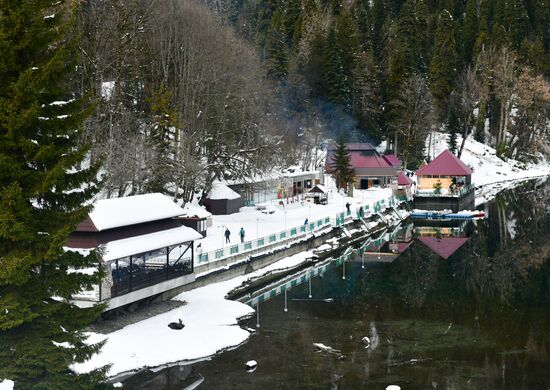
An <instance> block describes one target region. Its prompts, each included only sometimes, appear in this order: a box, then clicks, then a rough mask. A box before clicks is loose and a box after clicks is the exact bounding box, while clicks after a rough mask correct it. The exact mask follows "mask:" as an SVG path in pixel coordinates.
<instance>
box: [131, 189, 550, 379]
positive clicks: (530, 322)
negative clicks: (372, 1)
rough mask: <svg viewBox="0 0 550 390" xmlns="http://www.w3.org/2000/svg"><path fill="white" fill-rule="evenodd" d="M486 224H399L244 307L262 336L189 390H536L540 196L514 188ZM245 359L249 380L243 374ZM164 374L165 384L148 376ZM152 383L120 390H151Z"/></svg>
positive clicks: (543, 311) (540, 336)
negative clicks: (389, 389)
mask: <svg viewBox="0 0 550 390" xmlns="http://www.w3.org/2000/svg"><path fill="white" fill-rule="evenodd" d="M485 212H486V216H487V218H486V219H485V220H479V221H467V222H459V223H456V222H455V223H452V224H451V223H446V222H442V221H437V222H433V223H432V224H428V223H422V224H420V223H417V222H416V221H415V225H413V224H406V225H404V226H402V227H400V229H399V230H397V231H394V232H385V233H384V234H383V235H382V236H381V237H377V238H375V239H372V240H370V241H368V242H366V243H365V244H364V245H363V246H362V248H359V249H358V250H356V251H355V252H349V253H347V254H346V255H345V256H346V257H344V258H343V259H337V260H334V261H332V262H328V263H324V264H318V265H316V266H315V267H312V268H309V269H306V270H303V271H301V272H300V273H297V274H296V275H293V276H290V277H288V278H286V279H283V280H281V281H278V282H277V283H274V284H273V285H270V286H265V287H263V288H262V289H259V290H258V291H254V292H252V293H251V295H250V296H247V297H243V301H246V302H247V303H249V304H252V305H255V303H254V302H256V304H257V302H259V301H260V300H261V302H262V303H260V311H261V313H260V314H261V319H262V324H261V328H259V329H258V331H257V332H256V334H255V335H254V336H252V338H251V339H250V341H249V342H248V343H246V344H245V345H244V346H242V347H240V348H239V349H237V350H235V351H230V352H226V353H224V354H222V355H220V356H217V357H215V358H214V359H213V360H212V361H207V362H201V363H197V364H195V365H193V367H192V370H194V371H192V372H195V373H198V372H200V373H201V374H202V375H203V376H204V378H205V379H204V383H203V384H201V385H200V386H199V388H204V389H227V388H233V387H235V388H239V389H289V388H292V389H331V388H334V389H359V388H367V389H370V388H372V389H384V388H385V387H386V386H387V385H389V384H399V385H401V386H402V388H403V389H480V388H485V389H546V388H548V387H549V386H550V378H549V376H548V374H547V371H548V367H550V362H549V359H548V353H549V352H550V261H549V260H550V229H549V227H550V187H549V186H547V185H546V184H545V183H542V182H530V183H526V184H524V185H523V186H521V187H520V188H518V189H516V190H514V191H508V192H506V193H503V194H501V195H499V196H498V197H497V198H496V199H495V201H494V202H491V203H489V204H488V205H486V206H485ZM363 265H364V268H363ZM344 272H345V276H346V278H345V279H343V278H342V276H343V273H344ZM283 286H284V289H283ZM284 291H286V295H287V306H286V307H287V309H288V312H285V311H284V310H283V309H284V307H285V303H284V295H285V294H281V292H284ZM310 292H311V295H312V297H313V299H309V295H310ZM260 297H263V298H260ZM326 298H333V299H334V301H333V302H332V303H331V302H330V301H329V302H327V301H325V300H324V299H326ZM255 322H256V319H255V318H254V319H251V320H250V321H249V322H247V323H246V324H245V325H246V326H255ZM365 337H367V338H368V340H369V343H367V344H366V343H365V341H364V340H365ZM313 343H323V344H325V345H328V346H330V347H332V348H334V349H337V350H340V351H342V354H343V355H344V357H343V358H341V359H339V358H338V357H336V356H333V355H330V354H323V353H318V352H316V351H315V349H314V348H313V346H312V345H313ZM251 359H254V360H256V361H257V362H258V369H257V370H256V371H255V372H254V373H246V372H245V371H244V363H245V362H246V361H248V360H251ZM188 367H190V366H188ZM172 370H174V369H172ZM165 375H172V376H173V373H171V371H170V370H164V371H161V372H160V373H159V374H158V375H157V376H160V377H162V376H165ZM154 377H155V375H154V374H152V373H144V374H140V375H139V376H136V377H134V378H133V379H132V381H131V382H130V381H128V382H127V383H125V387H126V385H128V387H129V388H143V389H144V388H150V387H149V386H150V384H151V380H152V379H151V378H154ZM138 383H141V385H138ZM158 383H159V384H158V385H157V383H155V388H158V389H176V388H177V389H181V388H182V387H183V386H181V384H182V382H179V384H177V382H172V383H173V384H170V383H169V381H167V380H164V382H162V381H160V380H159V382H158ZM178 386H179V387H178Z"/></svg>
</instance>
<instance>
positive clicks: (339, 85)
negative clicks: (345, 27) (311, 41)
mask: <svg viewBox="0 0 550 390" xmlns="http://www.w3.org/2000/svg"><path fill="white" fill-rule="evenodd" d="M341 54H342V53H341V51H340V45H339V44H338V40H337V36H336V28H335V26H334V25H333V26H332V27H331V28H330V30H329V33H328V37H327V41H326V45H325V46H324V48H323V85H324V90H325V91H326V96H327V97H328V99H329V100H330V101H331V102H333V103H336V104H341V105H342V106H343V107H346V106H348V105H349V92H350V91H349V90H347V89H346V88H347V86H348V82H347V80H346V74H345V72H344V64H343V62H342V56H341Z"/></svg>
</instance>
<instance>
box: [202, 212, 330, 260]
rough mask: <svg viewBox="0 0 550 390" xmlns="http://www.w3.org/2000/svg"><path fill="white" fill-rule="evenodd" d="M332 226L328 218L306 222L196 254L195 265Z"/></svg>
mask: <svg viewBox="0 0 550 390" xmlns="http://www.w3.org/2000/svg"><path fill="white" fill-rule="evenodd" d="M330 226H332V223H331V221H330V218H329V217H325V218H321V219H318V220H315V221H311V222H308V223H307V224H303V225H300V226H295V227H291V228H290V229H286V230H282V231H279V232H276V233H272V234H269V235H267V236H263V237H258V238H257V239H254V240H248V241H245V242H242V243H238V244H228V245H227V246H224V247H222V248H219V249H215V250H213V251H210V252H205V253H201V254H200V255H199V254H197V256H196V258H197V261H198V263H197V264H204V263H208V262H213V261H218V260H222V259H225V258H228V257H231V256H235V255H240V254H245V253H247V252H252V251H257V250H258V249H263V248H266V250H267V248H269V247H270V246H272V245H275V244H285V243H288V242H291V241H296V240H298V239H302V238H304V237H305V236H307V235H308V234H311V233H315V232H317V231H320V230H323V229H326V228H327V227H330Z"/></svg>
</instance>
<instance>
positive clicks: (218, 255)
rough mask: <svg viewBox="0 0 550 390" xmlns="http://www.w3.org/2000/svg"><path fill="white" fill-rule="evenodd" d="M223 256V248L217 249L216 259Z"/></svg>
mask: <svg viewBox="0 0 550 390" xmlns="http://www.w3.org/2000/svg"><path fill="white" fill-rule="evenodd" d="M221 257H223V249H218V250H216V259H219V258H221Z"/></svg>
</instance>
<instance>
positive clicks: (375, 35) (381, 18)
mask: <svg viewBox="0 0 550 390" xmlns="http://www.w3.org/2000/svg"><path fill="white" fill-rule="evenodd" d="M384 4H385V3H384V0H374V1H373V3H372V48H373V50H374V55H375V57H376V60H377V61H381V59H382V51H383V48H384V47H385V45H384V43H385V42H384V24H385V23H386V8H385V5H384Z"/></svg>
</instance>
